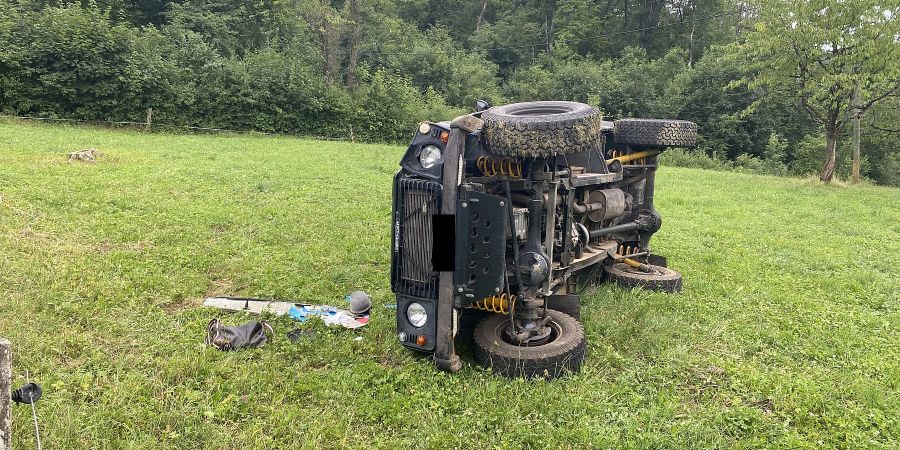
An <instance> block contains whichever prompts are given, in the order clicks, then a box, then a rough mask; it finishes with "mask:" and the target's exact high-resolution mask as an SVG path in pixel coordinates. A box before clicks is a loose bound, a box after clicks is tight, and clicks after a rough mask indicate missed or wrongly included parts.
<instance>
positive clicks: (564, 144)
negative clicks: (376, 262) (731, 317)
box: [391, 102, 696, 378]
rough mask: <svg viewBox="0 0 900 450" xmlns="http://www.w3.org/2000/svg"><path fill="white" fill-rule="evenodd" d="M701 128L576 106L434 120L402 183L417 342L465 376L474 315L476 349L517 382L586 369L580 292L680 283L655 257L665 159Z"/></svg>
mask: <svg viewBox="0 0 900 450" xmlns="http://www.w3.org/2000/svg"><path fill="white" fill-rule="evenodd" d="M695 140H696V126H695V125H694V124H692V123H690V122H684V121H673V120H648V119H625V120H619V121H616V122H608V121H604V120H602V118H601V117H600V114H599V112H598V111H597V109H596V108H592V107H590V106H588V105H583V104H580V103H574V102H530V103H518V104H512V105H504V106H499V107H494V108H489V109H486V110H484V111H479V112H476V113H474V114H471V115H466V116H461V117H459V118H457V119H455V120H454V121H453V122H450V123H447V122H442V123H423V124H421V125H420V126H419V128H418V130H417V133H416V137H415V138H414V139H413V142H412V144H411V145H410V147H409V149H408V150H407V153H406V155H405V156H404V158H403V160H402V161H401V170H400V171H399V172H398V173H397V175H396V177H395V181H394V208H393V210H394V226H393V228H394V229H393V233H392V234H393V257H392V276H391V281H392V283H391V286H392V289H393V291H394V292H395V293H396V295H397V299H398V310H397V311H398V312H397V330H398V338H399V340H400V341H401V343H402V344H403V345H405V346H407V347H409V348H412V349H415V350H420V351H427V352H433V353H434V358H435V363H436V365H437V366H438V367H439V368H441V369H444V370H449V371H455V370H458V369H459V367H460V360H459V358H458V356H457V355H456V352H455V344H454V340H455V338H456V336H457V335H458V334H459V333H460V332H466V333H467V332H469V331H468V330H460V328H461V327H460V324H461V323H468V322H469V321H466V320H461V318H466V317H476V318H478V322H477V324H476V325H475V326H474V330H472V332H473V333H474V343H475V357H476V359H477V360H478V361H479V362H480V363H481V364H483V365H485V366H488V367H491V368H492V369H493V370H495V371H496V372H499V373H501V374H503V375H506V376H528V377H530V376H541V377H546V378H553V377H556V376H559V375H561V374H563V373H565V372H569V371H576V370H578V369H579V368H580V366H581V364H582V361H583V360H584V357H585V348H586V345H585V334H584V328H583V326H582V325H581V323H580V322H579V319H580V299H579V297H578V291H579V288H580V287H583V286H586V285H590V284H592V283H596V282H599V281H602V280H604V279H605V280H608V281H613V282H616V283H618V284H620V285H623V286H626V287H640V288H644V289H653V290H660V291H666V292H678V291H680V290H681V276H680V274H678V273H677V272H675V271H672V270H671V269H668V268H667V267H666V265H667V264H666V261H665V258H662V257H660V256H658V255H655V254H653V253H652V251H651V249H650V245H649V243H650V238H651V236H652V235H653V234H654V233H655V232H656V231H658V230H659V228H660V226H661V223H662V220H661V218H660V215H659V213H658V212H657V211H656V209H655V208H654V205H653V192H654V187H655V186H654V184H655V173H656V169H657V166H658V159H657V158H658V155H659V154H660V152H661V151H663V150H664V149H665V148H667V147H671V146H682V147H686V146H691V145H694V142H695Z"/></svg>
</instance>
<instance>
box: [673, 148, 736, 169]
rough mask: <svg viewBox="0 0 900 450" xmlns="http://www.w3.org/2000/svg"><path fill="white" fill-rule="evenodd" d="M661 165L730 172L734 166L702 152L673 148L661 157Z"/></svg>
mask: <svg viewBox="0 0 900 450" xmlns="http://www.w3.org/2000/svg"><path fill="white" fill-rule="evenodd" d="M659 160H660V164H663V165H671V166H677V167H695V168H698V169H711V170H730V169H732V168H733V167H734V166H733V164H732V163H731V162H730V161H723V160H721V159H718V158H716V157H714V156H709V155H707V154H706V153H705V152H703V151H702V150H685V149H681V148H673V149H669V150H666V151H664V152H663V153H662V155H660V157H659Z"/></svg>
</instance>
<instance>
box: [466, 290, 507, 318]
mask: <svg viewBox="0 0 900 450" xmlns="http://www.w3.org/2000/svg"><path fill="white" fill-rule="evenodd" d="M515 305H516V296H515V295H512V294H507V293H506V292H504V293H502V294H500V295H492V296H490V297H486V298H483V299H481V300H478V301H477V302H475V303H473V304H472V308H475V309H480V310H482V311H488V312H492V313H499V314H509V309H510V307H511V306H512V307H515Z"/></svg>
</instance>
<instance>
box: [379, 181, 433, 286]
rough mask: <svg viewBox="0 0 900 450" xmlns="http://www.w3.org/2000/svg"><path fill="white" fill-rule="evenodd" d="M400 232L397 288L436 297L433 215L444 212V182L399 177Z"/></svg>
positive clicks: (395, 280)
mask: <svg viewBox="0 0 900 450" xmlns="http://www.w3.org/2000/svg"><path fill="white" fill-rule="evenodd" d="M395 195H396V196H397V201H398V203H397V211H395V220H396V221H398V223H399V227H398V231H399V235H395V236H394V239H395V243H394V245H395V250H396V255H395V256H396V258H395V261H394V264H395V266H396V267H394V271H393V272H394V276H393V278H394V279H393V280H391V281H392V284H393V286H394V290H395V291H396V292H400V293H404V294H409V295H415V296H418V297H430V298H435V297H436V295H437V277H438V274H437V273H436V272H434V271H433V270H432V267H431V251H432V248H431V246H432V229H431V228H432V223H431V220H432V219H431V216H432V215H434V214H440V207H441V201H440V199H441V185H440V184H438V183H436V182H434V181H427V180H415V179H402V178H401V179H399V180H398V185H397V190H396V192H395Z"/></svg>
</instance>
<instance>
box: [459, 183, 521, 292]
mask: <svg viewBox="0 0 900 450" xmlns="http://www.w3.org/2000/svg"><path fill="white" fill-rule="evenodd" d="M507 224H508V219H507V217H506V204H505V200H504V199H503V198H502V197H498V196H495V195H489V194H484V193H481V192H475V191H461V192H460V198H459V199H458V200H457V204H456V230H457V233H456V272H455V273H454V277H453V282H454V285H455V287H456V292H457V293H459V294H461V297H462V306H463V307H466V306H469V305H470V304H471V303H472V302H475V301H478V300H481V299H483V298H485V297H488V296H491V295H494V294H497V293H498V292H500V291H502V290H503V286H504V279H503V276H504V272H505V271H506V229H507V226H508V225H507Z"/></svg>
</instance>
